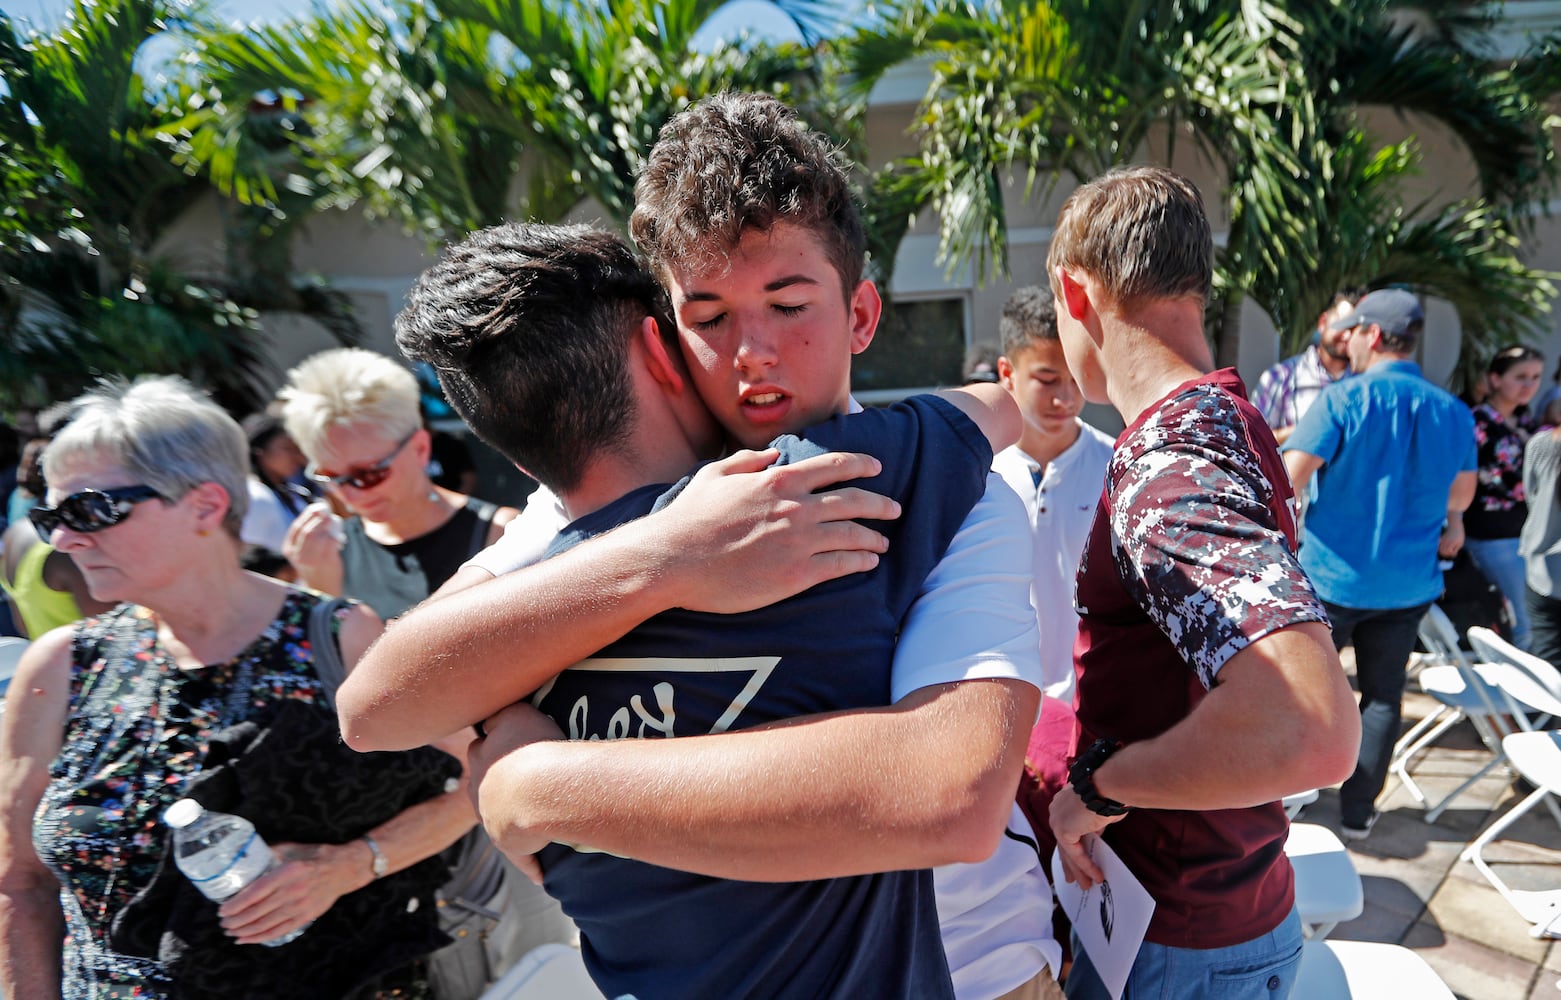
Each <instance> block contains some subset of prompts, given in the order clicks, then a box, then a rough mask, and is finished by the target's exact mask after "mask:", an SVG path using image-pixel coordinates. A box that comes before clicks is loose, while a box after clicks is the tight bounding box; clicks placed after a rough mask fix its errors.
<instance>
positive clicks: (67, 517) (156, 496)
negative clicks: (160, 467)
mask: <svg viewBox="0 0 1561 1000" xmlns="http://www.w3.org/2000/svg"><path fill="white" fill-rule="evenodd" d="M161 499H163V495H162V494H161V493H159V492H157V491H156V490H154V489H152V488H151V487H150V486H121V487H118V488H117V489H112V490H82V491H81V492H80V493H72V494H71V495H70V496H68V497H66V498H65V499H64V500H61V501H60V502H59V503H57V504H55V505H54V506H53V507H34V508H33V509H32V510H30V511H28V512H27V517H28V519H29V520H31V521H32V523H33V527H34V528H36V529H38V536H39V537H40V538H42V539H43V540H44V541H45V542H47V541H48V540H49V536H50V535H52V534H54V529H55V528H58V527H59V526H60V525H62V524H63V525H65V527H67V528H69V529H70V530H72V531H76V532H80V533H81V534H83V535H90V534H92V533H93V532H95V531H102V530H103V529H104V528H112V527H113V526H114V525H116V524H118V523H119V522H120V521H123V520H124V519H125V518H127V517H129V516H130V512H131V511H132V510H135V505H136V504H138V503H140V502H141V501H143V500H161Z"/></svg>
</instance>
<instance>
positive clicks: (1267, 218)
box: [849, 0, 1554, 364]
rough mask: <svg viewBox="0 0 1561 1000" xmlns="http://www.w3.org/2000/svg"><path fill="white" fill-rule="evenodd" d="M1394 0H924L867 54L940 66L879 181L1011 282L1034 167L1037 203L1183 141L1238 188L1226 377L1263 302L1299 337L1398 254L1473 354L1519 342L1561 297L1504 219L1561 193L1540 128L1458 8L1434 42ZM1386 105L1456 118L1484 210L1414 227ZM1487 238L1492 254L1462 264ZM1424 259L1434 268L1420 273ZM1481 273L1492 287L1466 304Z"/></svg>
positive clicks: (1229, 188)
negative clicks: (928, 2) (1527, 263)
mask: <svg viewBox="0 0 1561 1000" xmlns="http://www.w3.org/2000/svg"><path fill="white" fill-rule="evenodd" d="M1390 6H1392V5H1390V4H1387V3H1385V2H1375V3H1346V2H1342V0H1330V2H1324V3H1316V4H1284V3H1279V2H1271V0H1244V2H1239V3H1238V2H1235V0H1224V2H1221V0H1180V2H1173V0H1159V2H1154V0H1105V2H1097V0H1058V2H1055V3H1051V4H1043V3H1034V2H1029V3H1020V2H1014V0H990V2H987V3H980V4H977V3H956V2H952V0H949V2H945V3H942V4H938V5H936V6H934V7H930V8H929V7H927V6H925V5H923V4H921V3H916V2H914V0H907V2H905V3H902V4H899V5H897V6H895V7H894V8H892V11H891V15H892V16H891V18H890V20H888V21H887V22H886V24H885V25H884V26H880V28H878V29H877V30H875V31H873V32H871V33H869V34H865V35H862V36H859V37H858V38H857V39H855V40H854V42H853V45H852V46H851V55H850V57H849V58H850V61H851V64H852V65H853V66H854V67H855V68H856V70H857V71H858V73H859V74H860V75H861V78H862V80H863V81H864V84H870V82H871V81H872V80H874V79H876V77H877V76H878V75H879V74H881V73H882V72H883V70H884V69H886V68H887V67H888V66H891V65H893V64H895V63H896V62H898V61H900V60H903V59H904V58H907V57H909V56H910V55H913V54H930V55H931V58H932V82H931V85H930V87H929V89H928V92H927V96H926V98H925V99H924V100H923V102H922V104H921V107H920V109H919V112H918V116H917V119H916V128H917V130H918V136H919V140H920V141H919V145H920V155H919V156H917V157H914V158H911V159H910V160H907V161H902V162H900V163H897V164H892V165H891V167H890V168H889V169H888V170H887V171H886V172H885V173H884V174H883V175H881V176H880V177H879V178H877V182H876V185H875V189H876V190H879V191H880V192H883V193H885V194H889V195H894V196H895V197H897V198H898V199H899V200H900V201H899V204H898V206H897V208H896V211H898V212H899V213H901V216H900V217H902V218H903V217H904V212H905V209H906V208H914V207H920V205H922V204H926V203H930V204H931V205H933V206H934V207H936V208H937V209H938V210H939V213H940V226H941V227H942V236H943V243H944V247H945V253H946V259H947V260H948V262H949V263H950V265H951V266H954V265H957V264H959V263H962V262H964V261H966V260H972V261H974V262H975V263H976V265H977V268H978V273H980V274H981V275H983V276H984V275H986V274H987V273H988V272H989V271H991V270H995V271H998V272H1002V271H1004V270H1006V231H1005V228H1004V226H1005V222H1004V219H1005V217H1006V207H1005V205H1004V202H1003V198H1004V193H1003V192H1004V188H1003V185H1002V180H1003V178H1004V177H1005V176H1008V175H1009V174H1011V173H1013V172H1020V171H1022V172H1023V173H1024V176H1025V185H1024V189H1023V190H1024V196H1025V197H1029V196H1030V195H1031V194H1032V192H1033V191H1034V190H1035V188H1036V186H1037V185H1040V186H1041V187H1042V188H1044V187H1045V186H1047V185H1050V184H1053V183H1055V182H1056V181H1057V180H1058V179H1059V178H1060V177H1061V176H1062V175H1063V174H1065V173H1066V174H1072V175H1074V176H1078V177H1089V176H1093V175H1095V174H1098V173H1100V172H1102V171H1103V170H1105V169H1108V168H1110V167H1112V166H1115V165H1118V164H1122V163H1126V162H1129V161H1130V160H1131V159H1132V158H1134V157H1136V156H1141V155H1143V151H1144V149H1145V148H1146V143H1147V142H1148V141H1149V139H1150V138H1151V137H1152V136H1157V135H1163V136H1165V140H1166V142H1167V144H1168V154H1169V156H1170V158H1171V160H1172V165H1173V166H1174V165H1175V158H1176V156H1177V155H1178V152H1179V150H1178V148H1177V146H1178V144H1179V143H1181V142H1183V141H1186V140H1190V141H1191V145H1192V147H1193V150H1194V153H1195V154H1196V155H1199V156H1202V157H1204V158H1206V159H1207V160H1208V161H1210V162H1213V163H1214V164H1216V165H1218V166H1219V167H1220V168H1221V171H1222V173H1223V176H1224V178H1225V188H1224V190H1223V192H1222V195H1223V197H1222V207H1223V214H1224V216H1225V221H1226V223H1227V228H1228V233H1229V235H1228V239H1227V241H1226V243H1225V245H1224V246H1222V247H1221V248H1220V249H1219V252H1218V258H1217V261H1216V280H1215V289H1216V292H1215V296H1216V301H1215V303H1214V308H1213V309H1212V310H1211V311H1210V316H1209V320H1210V327H1211V335H1212V336H1213V338H1214V340H1215V343H1216V347H1217V354H1218V356H1219V359H1220V361H1221V363H1224V364H1229V363H1233V362H1234V360H1235V347H1236V343H1237V333H1238V331H1237V330H1236V327H1235V318H1236V316H1237V314H1238V312H1239V307H1240V303H1241V300H1242V299H1243V298H1244V297H1246V296H1252V297H1253V298H1255V300H1256V301H1257V302H1258V303H1259V304H1260V305H1262V306H1263V308H1264V309H1265V310H1266V311H1268V312H1269V314H1270V316H1271V317H1272V318H1273V319H1274V320H1275V322H1276V324H1277V325H1279V326H1280V328H1281V330H1284V331H1286V332H1287V333H1289V334H1291V335H1292V336H1299V335H1300V333H1301V331H1302V330H1303V329H1304V328H1305V327H1306V326H1307V325H1308V324H1309V321H1310V319H1311V318H1312V317H1313V316H1315V314H1316V311H1317V309H1318V308H1320V305H1321V302H1322V301H1323V300H1325V299H1326V298H1327V296H1329V295H1331V294H1332V291H1333V289H1334V288H1335V287H1337V285H1335V284H1333V283H1332V282H1333V281H1334V280H1337V279H1338V278H1340V277H1347V278H1348V279H1349V280H1348V282H1347V283H1349V284H1368V283H1370V284H1376V283H1381V282H1383V281H1386V280H1389V274H1390V271H1389V270H1388V269H1387V264H1386V262H1388V261H1394V262H1395V263H1394V265H1393V268H1392V270H1391V274H1393V275H1397V276H1401V277H1402V276H1407V275H1411V274H1413V275H1415V277H1414V278H1412V279H1411V280H1412V281H1413V282H1414V283H1415V285H1416V287H1417V288H1418V289H1419V290H1421V291H1424V292H1427V293H1430V294H1433V295H1439V296H1442V297H1445V298H1448V299H1449V300H1450V301H1452V302H1453V304H1454V305H1455V306H1457V307H1458V309H1459V312H1460V315H1461V316H1462V317H1463V319H1464V325H1465V330H1466V333H1467V334H1468V335H1469V336H1470V337H1471V338H1472V344H1473V345H1474V346H1475V347H1476V348H1478V347H1479V345H1480V344H1482V343H1484V342H1486V341H1489V340H1490V339H1492V338H1502V337H1510V336H1513V335H1515V334H1516V333H1518V332H1521V331H1523V330H1524V329H1526V327H1527V326H1528V325H1529V324H1530V323H1531V322H1532V320H1533V319H1534V318H1535V316H1536V315H1537V311H1538V310H1539V309H1540V307H1541V304H1542V302H1543V300H1544V299H1546V298H1547V297H1548V296H1549V294H1550V288H1549V286H1548V285H1547V284H1546V282H1545V276H1544V275H1542V274H1538V273H1536V272H1533V271H1531V270H1529V269H1527V268H1525V267H1524V266H1523V265H1522V264H1521V263H1520V262H1519V261H1518V260H1517V259H1516V257H1515V255H1514V254H1513V252H1512V243H1511V240H1510V236H1511V233H1512V223H1511V221H1510V220H1509V219H1508V217H1507V214H1508V213H1507V212H1506V211H1505V209H1504V207H1503V206H1505V205H1510V204H1512V203H1515V202H1518V201H1520V200H1522V201H1526V200H1528V199H1529V198H1532V197H1533V196H1534V194H1535V192H1536V190H1540V189H1544V188H1546V187H1548V186H1549V185H1551V184H1553V182H1554V167H1553V151H1552V149H1551V146H1550V143H1549V138H1548V135H1547V134H1546V133H1545V131H1544V129H1543V127H1542V122H1543V120H1544V119H1543V115H1542V114H1540V113H1538V111H1537V105H1536V103H1535V101H1534V99H1533V98H1532V97H1531V96H1530V95H1529V91H1528V89H1527V85H1526V84H1525V83H1524V80H1523V79H1522V78H1521V77H1520V76H1519V75H1518V74H1514V73H1512V72H1509V71H1504V70H1501V69H1492V68H1490V67H1488V66H1485V65H1484V64H1482V63H1479V62H1478V61H1476V60H1474V59H1473V58H1472V57H1471V55H1470V54H1469V53H1468V52H1466V51H1464V50H1463V49H1461V48H1460V47H1459V46H1458V45H1457V44H1456V43H1455V42H1453V41H1449V40H1448V39H1450V38H1456V37H1458V36H1457V33H1456V31H1455V30H1454V29H1455V28H1456V27H1461V26H1462V24H1461V22H1462V21H1463V20H1467V18H1466V17H1465V15H1464V12H1463V9H1462V7H1461V6H1460V5H1453V4H1449V3H1434V4H1430V5H1429V6H1431V7H1433V8H1435V9H1434V10H1432V11H1430V13H1432V14H1434V15H1445V16H1443V17H1442V18H1441V19H1440V20H1437V19H1433V21H1432V22H1431V23H1432V24H1433V25H1434V26H1437V27H1438V28H1440V29H1443V30H1439V31H1433V32H1431V33H1429V34H1427V35H1419V34H1414V33H1411V32H1410V31H1409V30H1408V29H1407V28H1403V27H1398V26H1396V24H1395V23H1394V22H1392V21H1391V20H1389V19H1388V17H1387V13H1388V8H1389V7H1390ZM1455 16H1456V18H1458V19H1459V20H1460V24H1457V25H1455V24H1453V23H1452V21H1451V20H1450V18H1453V17H1455ZM1375 103H1385V104H1388V105H1390V106H1393V107H1399V108H1404V109H1408V110H1414V111H1416V112H1418V113H1421V114H1426V115H1430V116H1433V117H1435V118H1437V119H1438V120H1440V121H1442V122H1445V123H1447V124H1448V125H1449V126H1450V127H1451V128H1452V130H1453V131H1454V132H1455V134H1457V135H1458V136H1459V137H1460V138H1461V139H1462V140H1463V141H1464V145H1465V147H1466V149H1467V150H1468V152H1469V154H1470V156H1471V158H1472V159H1473V161H1474V162H1475V164H1476V166H1477V169H1478V171H1479V176H1480V179H1481V186H1482V194H1481V198H1479V199H1476V200H1474V201H1471V202H1470V203H1469V204H1467V205H1464V206H1461V207H1459V208H1456V209H1448V210H1444V211H1441V212H1431V211H1430V210H1429V209H1427V208H1426V207H1423V206H1422V207H1421V208H1418V209H1416V210H1413V211H1412V212H1410V213H1408V214H1407V215H1406V213H1404V212H1403V211H1402V210H1401V209H1400V208H1399V206H1398V204H1397V193H1398V185H1397V181H1398V179H1399V178H1401V177H1402V176H1403V174H1404V172H1405V171H1406V170H1407V169H1408V167H1409V165H1410V163H1411V162H1412V160H1411V159H1410V158H1408V157H1407V156H1406V154H1409V153H1410V150H1409V148H1408V147H1403V148H1398V149H1389V150H1383V151H1372V150H1370V149H1369V148H1365V146H1364V145H1363V144H1365V142H1366V140H1365V139H1364V137H1363V135H1362V134H1361V131H1360V126H1359V124H1358V121H1357V109H1358V108H1359V107H1360V106H1362V105H1365V104H1375ZM1362 241H1365V242H1366V243H1367V244H1369V245H1364V246H1363V245H1362ZM1346 242H1347V243H1348V244H1349V246H1348V247H1344V246H1341V244H1342V243H1346ZM1473 246H1478V247H1481V248H1482V253H1480V254H1478V255H1476V257H1475V258H1474V259H1472V260H1458V259H1456V256H1458V255H1467V252H1468V249H1469V248H1470V247H1473ZM1410 253H1415V254H1426V255H1430V256H1428V257H1427V258H1426V259H1425V260H1424V261H1423V263H1422V265H1420V266H1409V262H1408V261H1407V256H1408V255H1409V254H1410ZM1444 255H1447V256H1444ZM1345 262H1348V263H1349V264H1350V267H1351V269H1350V270H1348V271H1347V272H1345V271H1344V270H1343V264H1344V263H1345ZM1323 275H1326V276H1327V278H1328V280H1329V283H1328V284H1327V285H1324V284H1323V283H1322V278H1320V276H1323ZM1482 278H1483V279H1492V285H1491V295H1482V296H1480V297H1479V299H1478V301H1477V302H1476V301H1475V300H1473V299H1471V298H1468V297H1465V296H1466V293H1467V292H1468V291H1469V290H1470V289H1471V287H1473V286H1474V284H1475V282H1477V281H1479V280H1482ZM1492 295H1494V296H1496V298H1492Z"/></svg>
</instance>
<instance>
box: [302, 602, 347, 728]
mask: <svg viewBox="0 0 1561 1000" xmlns="http://www.w3.org/2000/svg"><path fill="white" fill-rule="evenodd" d="M347 604H348V601H347V599H346V598H345V597H322V598H321V599H320V600H318V601H316V602H315V604H314V608H313V609H312V610H310V612H309V650H310V652H311V653H313V654H314V670H315V673H317V674H319V675H320V683H321V684H323V685H324V686H325V698H326V700H327V701H329V702H330V704H331V708H335V707H336V691H337V689H338V688H340V687H341V686H342V682H343V681H345V680H346V679H347V665H346V664H345V663H343V662H342V659H341V646H340V645H339V644H338V643H337V641H336V630H335V629H334V628H333V627H332V626H331V619H332V618H334V617H335V616H336V612H338V611H340V610H341V609H342V608H344V607H346V606H347Z"/></svg>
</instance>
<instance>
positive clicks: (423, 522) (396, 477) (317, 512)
mask: <svg viewBox="0 0 1561 1000" xmlns="http://www.w3.org/2000/svg"><path fill="white" fill-rule="evenodd" d="M281 399H282V419H283V422H284V423H285V424H286V426H287V432H288V433H289V434H291V435H292V437H293V440H295V441H296V442H298V446H299V447H300V448H301V449H303V453H304V455H305V456H306V457H307V458H308V459H309V475H310V476H311V477H312V478H313V479H314V481H315V482H316V483H318V484H320V485H321V486H323V487H324V488H325V489H326V490H327V491H328V492H329V493H330V494H331V495H332V496H334V497H335V498H336V499H337V500H338V501H340V503H341V505H342V506H343V507H344V508H346V509H347V510H348V511H350V512H351V516H350V517H348V518H347V519H346V520H345V521H344V522H343V521H342V520H340V519H338V518H337V517H336V516H335V515H334V514H332V513H331V511H330V510H329V509H327V508H326V507H325V506H324V505H323V504H322V505H317V506H314V507H311V508H309V509H308V510H305V511H304V513H303V514H301V515H300V516H299V518H298V519H297V520H296V521H295V522H294V523H293V527H292V528H291V529H290V530H289V531H288V534H287V539H286V541H285V542H284V543H283V548H282V554H283V555H285V556H286V557H287V559H288V561H289V562H291V563H292V564H293V566H294V567H295V568H296V569H297V570H298V575H299V580H300V582H302V583H304V584H306V585H308V586H310V587H313V588H314V589H316V590H322V591H325V592H326V593H330V594H343V595H345V596H347V597H352V598H356V599H357V600H360V601H363V602H364V603H365V604H367V605H369V607H371V608H373V609H374V611H375V612H376V613H377V614H378V615H379V616H380V617H381V618H385V619H390V618H394V617H395V616H397V615H399V614H401V613H402V612H403V611H405V610H406V609H407V608H409V607H411V606H412V605H414V604H416V603H417V602H419V601H421V600H422V599H423V598H425V597H427V596H428V595H429V594H431V593H433V592H434V591H435V590H437V589H438V587H439V585H440V584H442V583H444V581H445V580H447V579H449V578H450V576H451V575H452V574H454V573H455V571H456V570H457V569H459V568H460V565H461V564H462V563H463V562H465V561H466V560H467V559H468V558H469V557H470V556H472V555H474V554H476V553H477V552H478V551H479V550H481V549H483V548H485V547H486V546H487V545H488V544H489V543H491V542H493V541H494V540H496V539H497V538H498V537H499V535H501V534H503V531H504V525H505V524H507V523H509V521H510V520H511V519H512V518H514V517H515V515H516V513H518V512H517V511H516V510H515V509H514V508H513V507H496V506H494V505H493V504H490V503H487V502H486V501H482V500H478V499H476V498H474V497H468V496H465V495H463V494H460V493H455V492H452V491H450V490H447V489H444V488H442V487H439V486H436V485H434V482H433V480H432V479H430V478H429V475H428V459H429V453H430V439H429V435H428V432H427V431H426V430H424V429H423V425H422V420H421V417H420V413H419V409H418V392H417V381H416V380H415V379H414V378H413V376H412V373H411V372H409V371H407V370H406V369H405V368H403V367H402V366H401V365H399V364H397V363H396V362H395V361H392V360H391V359H390V358H387V357H385V356H384V355H381V354H375V353H374V352H373V351H365V350H362V349H360V348H343V349H340V350H333V351H325V352H323V353H320V354H316V355H314V356H313V357H311V358H309V359H307V360H305V361H304V362H303V363H302V364H300V365H299V366H298V367H297V368H294V369H293V370H292V371H291V372H289V373H288V381H287V385H286V386H285V387H284V388H283V389H282V392H281Z"/></svg>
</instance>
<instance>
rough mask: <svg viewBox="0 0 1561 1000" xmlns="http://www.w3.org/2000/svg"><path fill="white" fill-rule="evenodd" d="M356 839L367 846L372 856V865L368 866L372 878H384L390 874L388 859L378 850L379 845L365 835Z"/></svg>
mask: <svg viewBox="0 0 1561 1000" xmlns="http://www.w3.org/2000/svg"><path fill="white" fill-rule="evenodd" d="M358 839H359V840H362V841H363V842H364V843H365V844H367V845H369V852H370V853H371V854H373V855H374V863H373V864H372V865H371V866H370V868H371V870H372V871H373V872H374V877H375V878H377V879H378V878H384V877H385V876H386V875H388V874H390V859H389V858H387V857H385V852H384V851H382V850H380V849H379V844H377V843H375V841H374V838H373V837H371V836H369V835H368V834H366V833H365V834H364V835H363V836H362V837H359V838H358Z"/></svg>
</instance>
